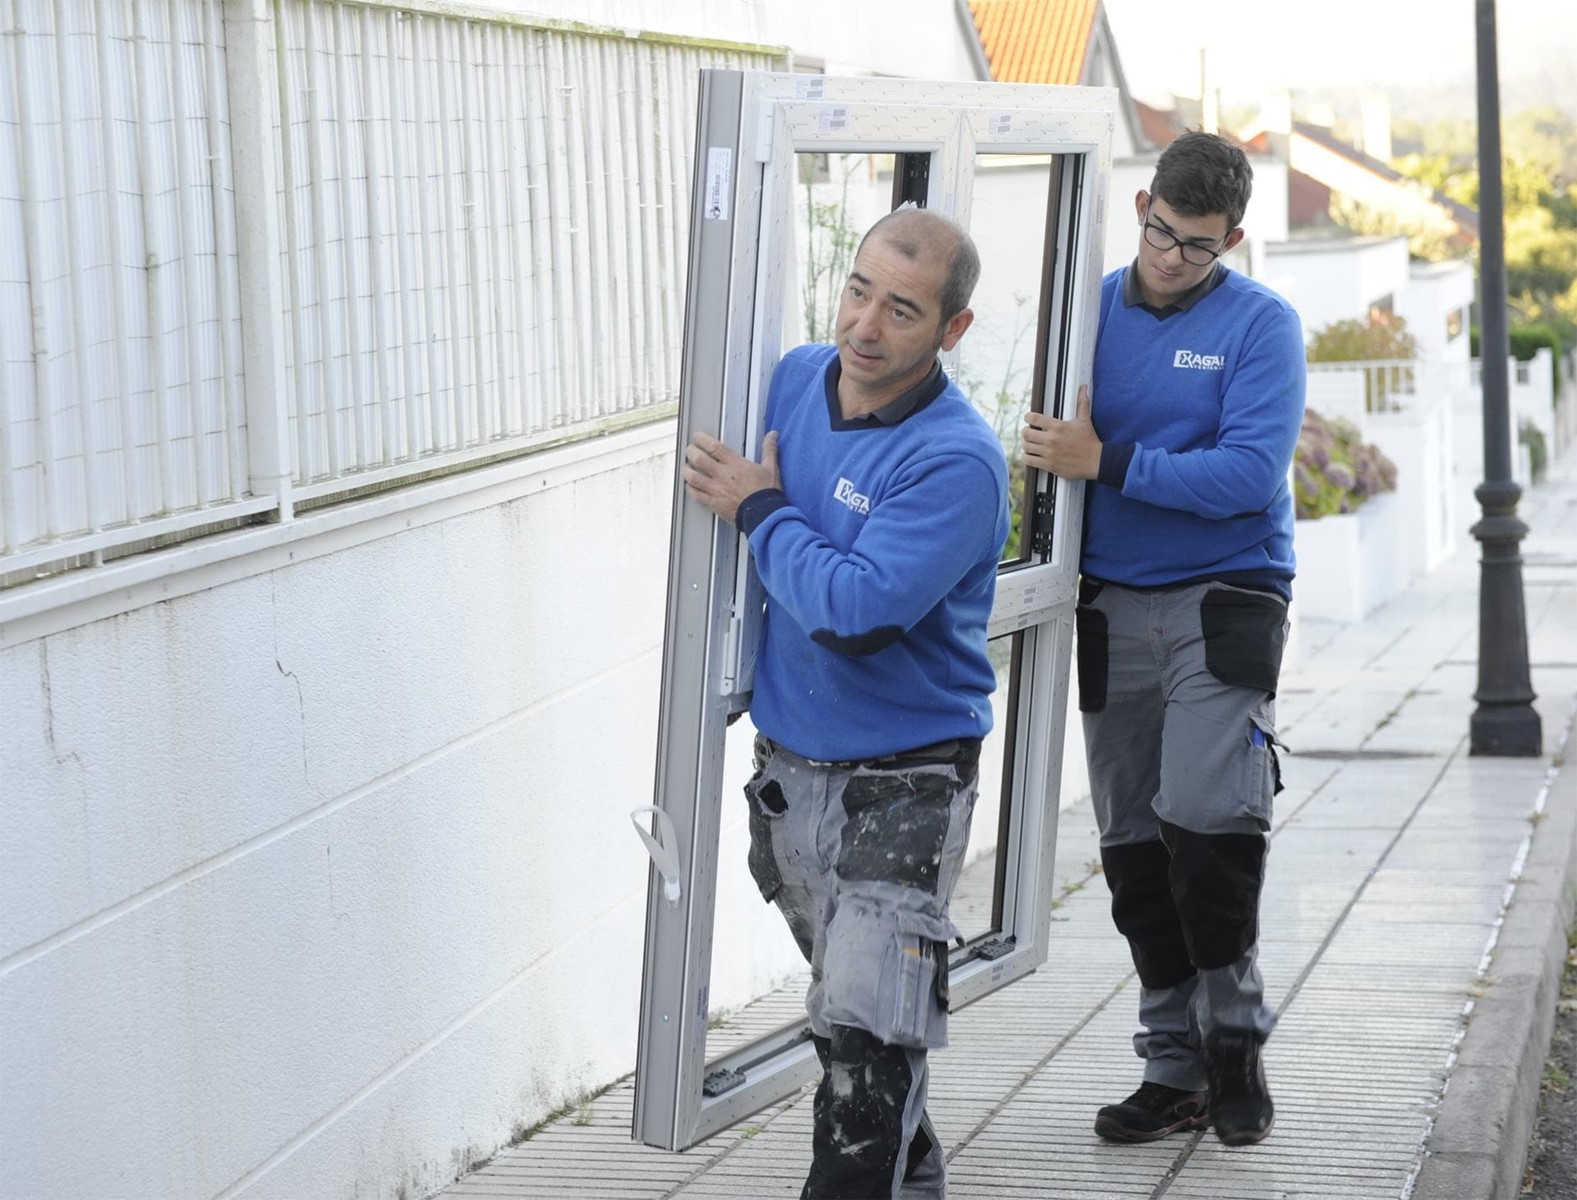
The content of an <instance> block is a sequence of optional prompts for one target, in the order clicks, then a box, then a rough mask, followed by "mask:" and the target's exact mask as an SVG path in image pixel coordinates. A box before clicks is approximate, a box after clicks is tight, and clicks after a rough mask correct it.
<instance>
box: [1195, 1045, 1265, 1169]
mask: <svg viewBox="0 0 1577 1200" xmlns="http://www.w3.org/2000/svg"><path fill="white" fill-rule="evenodd" d="M1259 1043H1260V1039H1259V1038H1258V1037H1256V1036H1255V1035H1254V1034H1253V1033H1250V1032H1247V1031H1245V1030H1241V1029H1217V1030H1216V1031H1214V1032H1213V1033H1212V1034H1211V1035H1210V1036H1209V1037H1208V1038H1206V1039H1205V1071H1206V1072H1207V1073H1208V1074H1209V1076H1210V1119H1211V1121H1213V1122H1214V1123H1215V1127H1216V1136H1217V1137H1218V1138H1220V1139H1221V1140H1222V1141H1223V1142H1225V1143H1226V1144H1227V1145H1228V1146H1252V1145H1253V1144H1254V1143H1255V1142H1262V1141H1264V1140H1265V1138H1266V1137H1267V1136H1268V1135H1269V1134H1270V1131H1271V1129H1272V1127H1274V1125H1275V1124H1276V1106H1275V1105H1274V1104H1272V1103H1271V1101H1270V1090H1269V1089H1268V1088H1267V1087H1266V1086H1265V1066H1264V1064H1263V1063H1262V1062H1260V1058H1259Z"/></svg>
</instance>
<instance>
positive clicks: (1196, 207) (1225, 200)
mask: <svg viewBox="0 0 1577 1200" xmlns="http://www.w3.org/2000/svg"><path fill="white" fill-rule="evenodd" d="M1253 190H1254V168H1253V167H1251V166H1249V162H1248V155H1246V154H1244V153H1243V149H1242V147H1240V146H1238V145H1236V144H1235V143H1233V142H1229V141H1228V140H1227V139H1226V138H1224V137H1222V136H1221V135H1220V134H1216V133H1206V132H1204V131H1203V130H1201V129H1192V130H1189V131H1188V132H1187V133H1184V134H1181V135H1179V136H1178V138H1177V140H1176V141H1174V142H1173V143H1172V144H1171V145H1170V146H1168V147H1167V148H1166V149H1165V150H1163V151H1161V157H1160V159H1158V160H1157V162H1156V164H1155V178H1154V179H1152V180H1151V181H1150V195H1152V196H1159V197H1160V198H1161V199H1162V200H1165V201H1166V202H1167V203H1168V204H1169V205H1171V206H1172V207H1173V208H1175V209H1176V210H1177V211H1178V212H1180V213H1181V214H1182V215H1183V216H1185V217H1213V216H1215V215H1216V214H1217V213H1223V214H1225V215H1226V219H1227V231H1228V232H1229V233H1230V232H1231V231H1232V230H1234V229H1236V228H1237V227H1238V225H1239V224H1241V223H1242V221H1243V211H1244V210H1245V209H1246V208H1248V198H1249V194H1250V193H1251V192H1252V191H1253Z"/></svg>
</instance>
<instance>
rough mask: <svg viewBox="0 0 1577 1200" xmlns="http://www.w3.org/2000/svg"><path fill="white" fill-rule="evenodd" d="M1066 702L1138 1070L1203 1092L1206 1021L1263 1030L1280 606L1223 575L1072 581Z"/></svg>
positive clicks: (1271, 1017)
mask: <svg viewBox="0 0 1577 1200" xmlns="http://www.w3.org/2000/svg"><path fill="white" fill-rule="evenodd" d="M1079 600H1080V603H1079V609H1078V613H1077V621H1078V633H1079V663H1078V669H1079V693H1080V700H1079V707H1080V709H1081V711H1082V713H1083V719H1084V736H1085V747H1086V751H1087V754H1088V759H1089V767H1090V788H1091V794H1092V798H1093V802H1094V807H1095V813H1096V819H1097V822H1098V823H1099V826H1100V833H1101V856H1102V862H1103V864H1104V866H1105V870H1106V880H1107V884H1108V886H1110V888H1111V890H1112V915H1113V918H1114V920H1115V921H1116V923H1117V926H1118V928H1119V929H1120V930H1121V931H1122V932H1123V934H1124V935H1125V936H1126V937H1127V938H1128V941H1129V946H1130V949H1131V950H1132V952H1133V957H1134V964H1135V966H1136V967H1137V968H1138V972H1139V977H1140V984H1141V993H1140V1004H1139V1021H1140V1025H1141V1030H1140V1032H1139V1033H1138V1034H1137V1035H1136V1036H1135V1038H1134V1049H1135V1051H1136V1052H1137V1053H1138V1054H1139V1056H1140V1057H1141V1058H1142V1059H1144V1060H1145V1072H1144V1074H1145V1078H1146V1079H1148V1080H1152V1081H1154V1082H1157V1083H1164V1084H1166V1085H1168V1086H1170V1087H1179V1088H1185V1089H1188V1090H1191V1091H1192V1090H1202V1089H1203V1088H1204V1087H1205V1086H1206V1077H1205V1072H1204V1067H1203V1063H1202V1062H1201V1060H1200V1046H1201V1044H1202V1042H1203V1039H1204V1038H1205V1037H1206V1036H1208V1035H1209V1034H1210V1032H1211V1031H1212V1030H1213V1029H1215V1028H1217V1027H1224V1028H1233V1029H1242V1030H1248V1031H1251V1032H1253V1033H1254V1034H1255V1035H1256V1036H1258V1037H1259V1038H1261V1039H1263V1038H1264V1037H1266V1036H1268V1035H1269V1033H1270V1031H1271V1028H1272V1027H1273V1026H1274V1024H1275V1014H1274V1013H1273V1012H1272V1011H1271V1009H1270V1008H1269V1007H1268V1006H1267V1005H1266V1003H1265V987H1264V980H1263V978H1262V977H1261V975H1260V971H1259V966H1258V961H1257V959H1258V954H1257V945H1258V933H1259V928H1258V920H1259V896H1260V890H1261V887H1262V885H1263V882H1264V861H1265V850H1266V843H1265V836H1264V835H1265V832H1266V831H1268V830H1269V828H1270V821H1271V803H1272V797H1273V796H1274V794H1275V792H1276V791H1277V790H1279V766H1278V763H1277V760H1276V752H1275V738H1276V709H1275V692H1276V686H1277V678H1278V675H1279V672H1280V668H1281V653H1282V648H1283V646H1284V645H1285V639H1286V628H1287V621H1286V603H1285V602H1284V601H1282V600H1281V599H1280V598H1279V597H1276V596H1273V595H1268V594H1265V593H1262V592H1256V591H1251V590H1248V589H1244V588H1237V587H1231V586H1228V585H1223V584H1215V583H1212V584H1197V585H1189V586H1182V587H1176V588H1156V589H1139V588H1126V587H1119V586H1117V585H1113V584H1101V583H1098V582H1095V581H1090V580H1085V581H1084V582H1083V583H1081V585H1080V595H1079Z"/></svg>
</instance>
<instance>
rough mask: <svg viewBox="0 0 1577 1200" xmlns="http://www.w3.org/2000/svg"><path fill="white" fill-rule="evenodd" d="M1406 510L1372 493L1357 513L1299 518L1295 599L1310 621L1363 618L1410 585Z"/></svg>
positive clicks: (1393, 499) (1390, 497)
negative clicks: (1404, 529)
mask: <svg viewBox="0 0 1577 1200" xmlns="http://www.w3.org/2000/svg"><path fill="white" fill-rule="evenodd" d="M1400 517H1401V510H1400V509H1399V507H1398V506H1397V504H1396V497H1395V496H1394V495H1380V496H1371V497H1370V498H1369V499H1368V500H1367V501H1365V502H1364V503H1363V504H1362V505H1360V506H1359V509H1358V511H1357V512H1355V513H1345V514H1340V515H1337V516H1329V517H1320V518H1319V519H1318V520H1312V521H1298V522H1296V524H1295V526H1294V549H1295V551H1296V553H1297V556H1298V575H1297V578H1296V579H1295V580H1294V581H1293V584H1292V603H1293V608H1294V609H1295V610H1296V612H1297V615H1298V616H1299V617H1300V618H1303V619H1305V620H1324V621H1361V620H1362V619H1363V618H1364V617H1365V616H1367V615H1368V614H1369V613H1371V612H1373V611H1374V610H1375V609H1377V608H1379V607H1380V606H1381V605H1382V604H1384V603H1385V602H1386V601H1388V600H1390V599H1391V598H1392V597H1393V596H1396V595H1397V594H1398V593H1399V592H1401V591H1402V589H1403V588H1404V587H1406V586H1407V554H1406V551H1405V548H1404V546H1403V544H1402V543H1403V536H1402V524H1401V520H1400Z"/></svg>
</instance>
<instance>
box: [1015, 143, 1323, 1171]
mask: <svg viewBox="0 0 1577 1200" xmlns="http://www.w3.org/2000/svg"><path fill="white" fill-rule="evenodd" d="M1251 182H1252V171H1251V169H1250V167H1249V163H1248V159H1247V158H1246V157H1245V156H1244V154H1243V152H1242V151H1241V150H1240V149H1239V148H1238V147H1236V146H1234V145H1233V144H1231V143H1230V142H1228V141H1226V140H1225V139H1223V138H1220V137H1217V136H1216V135H1214V134H1208V133H1187V134H1184V135H1183V136H1181V137H1179V138H1178V139H1177V140H1176V141H1175V142H1173V143H1172V144H1171V145H1170V146H1168V147H1167V149H1166V150H1165V152H1164V153H1163V154H1162V155H1161V158H1160V160H1159V162H1158V163H1157V164H1156V170H1155V177H1154V181H1153V182H1152V183H1151V185H1150V190H1149V191H1148V192H1145V191H1141V192H1139V193H1138V195H1137V196H1136V197H1135V208H1136V210H1137V213H1138V218H1139V222H1138V223H1139V227H1140V231H1141V236H1140V241H1139V255H1138V257H1137V258H1136V259H1135V260H1134V261H1133V263H1132V264H1131V265H1129V266H1127V267H1125V268H1122V269H1120V270H1118V271H1114V272H1113V273H1112V274H1110V275H1108V276H1107V277H1106V280H1105V282H1104V284H1103V286H1102V289H1101V318H1100V333H1099V337H1098V340H1097V343H1096V349H1095V373H1094V395H1095V396H1096V398H1097V399H1098V400H1099V406H1098V408H1097V409H1096V410H1095V414H1094V420H1093V423H1092V421H1091V412H1090V401H1089V396H1088V394H1085V393H1081V395H1080V398H1079V406H1078V413H1077V415H1076V416H1075V417H1074V419H1073V420H1070V421H1056V420H1053V419H1051V418H1047V417H1042V416H1040V415H1038V414H1032V415H1031V416H1030V417H1029V418H1028V421H1029V426H1030V427H1029V428H1028V429H1026V430H1025V432H1024V447H1025V449H1024V460H1025V462H1026V463H1027V464H1028V465H1029V466H1032V467H1039V468H1041V469H1042V470H1046V471H1050V472H1052V473H1053V474H1056V475H1060V476H1062V477H1063V478H1065V479H1087V480H1091V481H1092V482H1091V483H1090V485H1089V487H1088V490H1087V492H1086V498H1085V506H1086V507H1085V522H1086V526H1085V545H1084V551H1083V557H1082V559H1081V563H1080V566H1081V569H1082V573H1083V578H1082V580H1081V582H1080V586H1079V608H1078V612H1077V617H1076V620H1077V631H1078V672H1079V708H1080V709H1081V711H1082V712H1083V714H1084V736H1085V747H1086V751H1087V754H1088V758H1089V767H1090V787H1091V791H1092V794H1093V797H1094V805H1095V812H1096V818H1097V820H1098V822H1099V824H1100V832H1101V861H1102V864H1103V866H1104V868H1105V874H1106V882H1107V884H1108V886H1109V887H1110V888H1111V892H1112V916H1113V919H1114V920H1115V922H1116V925H1117V928H1118V930H1119V931H1121V932H1122V933H1123V934H1124V935H1125V936H1126V937H1127V939H1128V943H1129V946H1130V948H1131V950H1132V952H1133V960H1134V965H1135V967H1137V968H1138V974H1139V982H1140V985H1141V987H1140V997H1139V1023H1140V1026H1141V1029H1140V1032H1139V1033H1138V1034H1137V1035H1136V1036H1135V1037H1134V1048H1135V1050H1136V1051H1137V1052H1138V1054H1139V1057H1140V1058H1142V1059H1143V1060H1144V1081H1143V1084H1142V1086H1140V1088H1139V1089H1138V1091H1136V1092H1134V1093H1133V1095H1131V1096H1129V1097H1128V1098H1127V1099H1126V1100H1124V1101H1122V1102H1120V1103H1116V1104H1110V1105H1108V1106H1106V1107H1105V1108H1103V1109H1101V1110H1100V1112H1099V1114H1098V1115H1097V1116H1096V1120H1095V1130H1096V1132H1097V1133H1098V1134H1100V1135H1101V1136H1102V1137H1104V1138H1107V1139H1109V1140H1112V1141H1118V1142H1145V1141H1151V1140H1153V1139H1155V1138H1158V1137H1163V1136H1165V1135H1166V1134H1168V1133H1171V1132H1173V1131H1174V1130H1179V1129H1193V1128H1198V1127H1201V1126H1203V1125H1206V1124H1214V1126H1215V1130H1216V1134H1217V1136H1218V1137H1219V1138H1220V1139H1221V1140H1222V1141H1223V1142H1226V1143H1227V1144H1229V1145H1244V1144H1248V1143H1252V1142H1257V1141H1260V1140H1261V1139H1262V1138H1264V1137H1265V1136H1266V1135H1267V1134H1268V1133H1269V1132H1270V1129H1271V1125H1272V1123H1273V1121H1274V1107H1273V1105H1272V1103H1271V1098H1270V1093H1269V1090H1268V1089H1267V1087H1266V1082H1265V1073H1264V1068H1263V1066H1262V1065H1261V1062H1260V1046H1261V1045H1262V1043H1263V1042H1264V1040H1265V1039H1266V1037H1267V1036H1268V1035H1269V1033H1270V1031H1271V1027H1272V1025H1273V1024H1274V1022H1275V1016H1274V1014H1273V1013H1272V1011H1271V1010H1270V1008H1269V1007H1267V1005H1266V1004H1265V989H1264V982H1263V980H1262V979H1261V976H1260V971H1259V967H1258V965H1257V962H1256V954H1257V946H1258V935H1259V897H1260V888H1261V885H1262V883H1263V880H1264V866H1265V849H1266V844H1265V834H1266V832H1267V831H1268V830H1269V828H1270V818H1271V797H1272V796H1273V794H1274V793H1275V792H1276V791H1278V790H1279V788H1280V782H1279V779H1278V767H1277V763H1276V754H1275V749H1274V744H1275V738H1276V721H1275V695H1276V686H1277V677H1278V675H1279V673H1280V670H1281V655H1282V648H1283V646H1284V644H1285V640H1286V610H1287V603H1288V601H1289V600H1290V599H1291V594H1292V576H1293V566H1294V564H1293V553H1292V529H1293V526H1292V521H1293V511H1292V497H1291V494H1290V492H1289V490H1288V487H1287V470H1288V467H1289V465H1290V464H1291V461H1292V453H1293V448H1294V446H1295V445H1296V444H1297V440H1298V430H1299V428H1300V426H1301V424H1302V421H1303V392H1304V352H1303V334H1302V330H1301V327H1300V326H1299V323H1298V318H1297V314H1296V313H1295V312H1293V310H1292V308H1291V306H1289V305H1288V304H1287V302H1286V301H1285V300H1283V299H1282V298H1281V297H1279V296H1277V295H1276V294H1275V293H1273V292H1271V291H1269V290H1267V289H1266V288H1264V287H1262V286H1260V285H1259V284H1257V283H1255V282H1253V281H1252V280H1250V279H1246V278H1244V277H1243V276H1241V275H1238V274H1236V273H1234V272H1233V271H1230V270H1228V269H1227V268H1226V267H1225V266H1224V265H1223V264H1222V263H1220V262H1219V261H1218V259H1219V258H1220V256H1221V255H1222V254H1224V253H1226V252H1227V251H1228V250H1230V249H1232V247H1234V246H1236V245H1237V244H1238V242H1239V241H1241V240H1242V237H1243V231H1242V229H1240V228H1239V227H1238V223H1239V221H1241V220H1242V217H1243V211H1244V208H1245V207H1246V206H1247V204H1248V199H1249V190H1250V186H1251Z"/></svg>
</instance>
